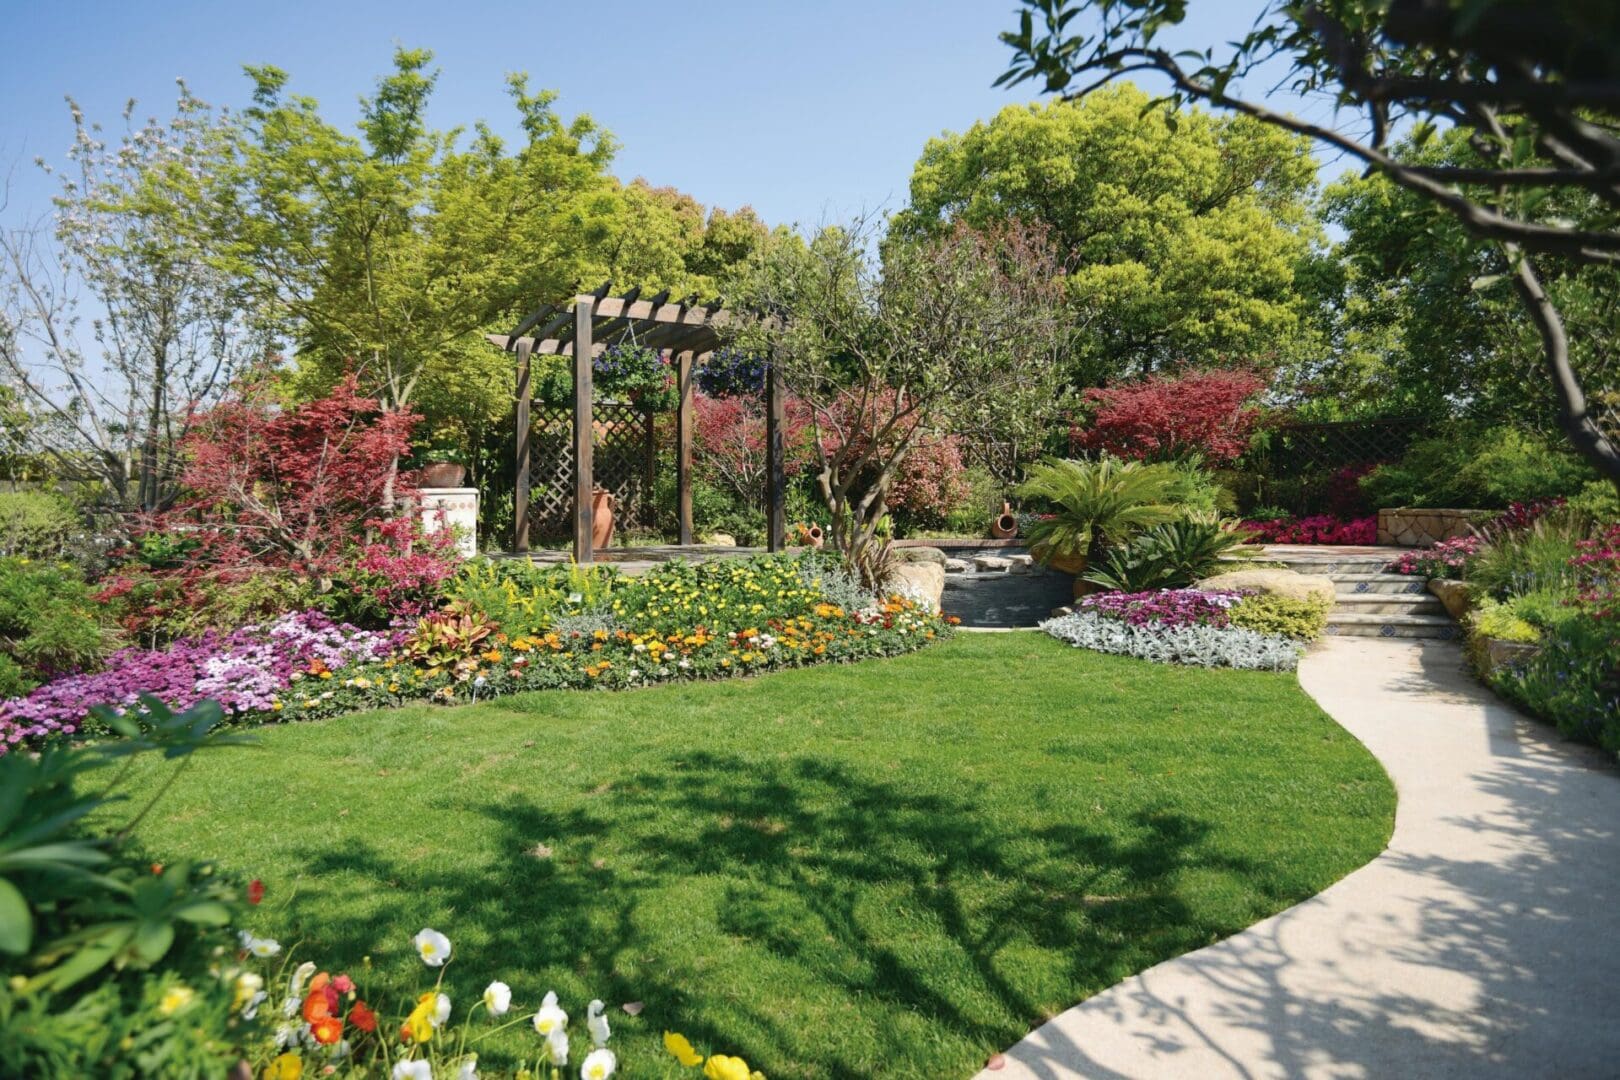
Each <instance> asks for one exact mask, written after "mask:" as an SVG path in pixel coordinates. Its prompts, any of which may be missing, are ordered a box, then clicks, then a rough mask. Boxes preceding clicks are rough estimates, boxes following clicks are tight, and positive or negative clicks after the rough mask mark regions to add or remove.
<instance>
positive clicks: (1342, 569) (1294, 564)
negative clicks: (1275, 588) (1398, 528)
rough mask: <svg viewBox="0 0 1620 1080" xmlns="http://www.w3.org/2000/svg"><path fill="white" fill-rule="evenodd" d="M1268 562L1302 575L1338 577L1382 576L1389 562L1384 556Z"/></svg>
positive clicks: (1269, 560) (1274, 559)
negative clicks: (1348, 575)
mask: <svg viewBox="0 0 1620 1080" xmlns="http://www.w3.org/2000/svg"><path fill="white" fill-rule="evenodd" d="M1267 561H1268V562H1280V563H1282V564H1283V565H1284V566H1286V567H1287V568H1288V569H1290V570H1293V571H1295V572H1296V573H1301V574H1323V575H1326V576H1328V577H1336V576H1338V575H1339V574H1381V573H1383V572H1384V567H1385V566H1387V565H1388V564H1389V560H1388V559H1386V558H1384V557H1383V556H1382V555H1344V556H1340V557H1338V558H1323V557H1320V556H1318V557H1315V558H1295V559H1290V558H1287V557H1275V556H1272V557H1268V559H1267Z"/></svg>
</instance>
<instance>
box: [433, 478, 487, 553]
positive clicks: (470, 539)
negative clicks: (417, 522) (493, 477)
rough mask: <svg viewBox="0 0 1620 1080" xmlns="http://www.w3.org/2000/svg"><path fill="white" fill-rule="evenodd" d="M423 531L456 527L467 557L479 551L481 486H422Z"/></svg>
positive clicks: (461, 549)
mask: <svg viewBox="0 0 1620 1080" xmlns="http://www.w3.org/2000/svg"><path fill="white" fill-rule="evenodd" d="M420 490H421V493H422V509H421V511H420V513H421V515H422V531H423V532H425V533H428V534H429V535H431V534H433V533H436V532H438V531H439V529H441V528H443V527H446V526H448V527H450V528H453V529H455V530H456V549H457V550H459V551H460V552H461V554H462V555H463V556H465V557H466V558H469V559H470V558H472V557H473V556H474V555H477V554H478V489H477V488H421V489H420Z"/></svg>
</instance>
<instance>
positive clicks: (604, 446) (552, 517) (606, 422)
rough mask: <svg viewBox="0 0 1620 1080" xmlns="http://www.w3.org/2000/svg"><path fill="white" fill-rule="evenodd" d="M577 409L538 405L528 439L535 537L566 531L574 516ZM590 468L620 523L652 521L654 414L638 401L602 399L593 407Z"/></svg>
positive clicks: (563, 533) (570, 525)
mask: <svg viewBox="0 0 1620 1080" xmlns="http://www.w3.org/2000/svg"><path fill="white" fill-rule="evenodd" d="M573 424H574V421H573V412H572V411H571V410H570V409H568V408H566V407H560V406H539V407H537V408H536V409H535V410H534V415H533V421H532V425H531V428H530V430H531V436H530V442H529V530H530V533H531V534H532V535H534V536H537V537H558V536H567V535H569V534H570V533H571V531H572V529H573V521H574V437H573ZM592 426H593V427H594V428H595V434H594V438H593V442H592V451H591V453H592V458H593V461H592V473H593V475H594V477H595V480H596V486H597V487H601V488H606V489H607V490H608V491H610V492H612V493H613V495H614V497H615V498H616V500H617V502H616V504H615V507H614V511H613V514H614V518H615V520H616V521H617V522H618V523H619V525H620V526H624V525H640V526H651V525H652V524H653V522H654V515H655V512H656V511H655V507H654V505H653V492H652V487H651V485H652V482H653V476H654V460H655V459H654V457H653V454H654V452H655V447H654V444H653V442H652V440H651V439H650V438H649V435H648V432H649V431H650V430H651V415H650V414H649V413H647V412H646V411H645V410H643V409H639V408H637V407H636V406H634V405H618V404H612V403H599V404H597V405H596V407H595V409H594V411H593V425H592Z"/></svg>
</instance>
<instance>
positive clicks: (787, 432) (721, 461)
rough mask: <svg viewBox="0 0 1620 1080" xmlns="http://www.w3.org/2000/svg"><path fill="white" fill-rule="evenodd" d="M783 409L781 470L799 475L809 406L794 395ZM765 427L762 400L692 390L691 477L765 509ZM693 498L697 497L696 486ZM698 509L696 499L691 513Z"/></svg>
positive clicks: (805, 455)
mask: <svg viewBox="0 0 1620 1080" xmlns="http://www.w3.org/2000/svg"><path fill="white" fill-rule="evenodd" d="M783 409H784V412H785V414H786V419H787V423H786V426H785V427H784V428H783V431H782V439H783V446H784V448H785V456H784V458H783V462H782V471H783V473H784V475H786V476H788V477H790V478H791V477H796V476H798V475H799V474H800V472H802V471H803V470H804V468H805V467H806V466H807V465H808V464H809V461H810V455H811V452H812V451H811V447H810V443H809V439H808V434H809V431H810V410H809V408H808V406H806V405H805V404H804V402H802V401H800V400H799V399H798V398H792V397H790V398H788V399H787V400H786V401H784V402H783ZM766 427H767V425H766V417H765V406H764V404H763V403H762V402H760V401H759V400H757V399H755V398H751V397H747V396H734V397H709V396H707V395H704V394H699V395H697V396H695V397H694V398H693V399H692V442H693V455H692V461H693V469H694V472H695V474H696V475H695V477H694V479H695V480H697V481H698V482H700V483H707V484H711V485H713V486H714V487H716V488H719V489H720V490H721V491H723V492H725V493H726V494H728V495H729V496H730V497H731V498H732V499H733V500H735V501H736V503H737V504H740V505H741V506H744V507H750V508H754V509H763V508H764V506H765V486H766V480H767V475H766V455H765V450H766V447H765V434H766ZM695 487H696V485H694V488H695ZM693 498H694V500H695V499H696V492H695V491H694V494H693ZM728 508H729V507H728ZM696 509H697V508H696V506H695V504H694V510H693V516H694V517H696V516H698V515H697V513H696ZM723 512H724V511H722V513H723Z"/></svg>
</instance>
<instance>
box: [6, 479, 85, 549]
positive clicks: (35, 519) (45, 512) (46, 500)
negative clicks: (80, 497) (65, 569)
mask: <svg viewBox="0 0 1620 1080" xmlns="http://www.w3.org/2000/svg"><path fill="white" fill-rule="evenodd" d="M79 527H80V522H79V519H78V515H77V514H75V513H74V512H73V508H72V507H71V506H69V505H68V504H67V501H66V500H65V499H63V498H61V497H60V496H58V495H54V494H52V493H50V492H45V491H0V556H4V555H21V556H23V557H24V558H29V559H49V558H55V557H56V556H58V555H60V554H62V551H63V549H64V548H65V547H66V545H67V542H68V539H69V537H71V536H72V535H73V534H74V532H75V531H76V530H78V528H79Z"/></svg>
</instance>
